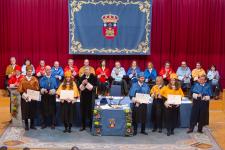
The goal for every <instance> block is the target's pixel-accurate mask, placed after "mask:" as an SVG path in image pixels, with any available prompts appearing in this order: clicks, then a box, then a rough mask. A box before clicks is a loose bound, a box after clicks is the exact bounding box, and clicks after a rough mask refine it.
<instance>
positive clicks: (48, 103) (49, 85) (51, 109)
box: [40, 66, 58, 129]
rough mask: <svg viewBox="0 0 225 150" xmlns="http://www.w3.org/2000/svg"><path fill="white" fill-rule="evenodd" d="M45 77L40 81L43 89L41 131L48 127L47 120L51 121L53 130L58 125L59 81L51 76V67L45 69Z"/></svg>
mask: <svg viewBox="0 0 225 150" xmlns="http://www.w3.org/2000/svg"><path fill="white" fill-rule="evenodd" d="M45 72H46V74H45V76H44V77H42V78H41V79H40V89H41V95H42V96H41V116H42V123H41V129H44V128H46V127H47V119H48V117H50V119H51V129H55V124H56V89H57V88H58V84H57V80H56V78H55V77H54V76H52V75H51V67H50V66H46V67H45Z"/></svg>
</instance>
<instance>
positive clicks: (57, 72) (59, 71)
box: [51, 61, 64, 86]
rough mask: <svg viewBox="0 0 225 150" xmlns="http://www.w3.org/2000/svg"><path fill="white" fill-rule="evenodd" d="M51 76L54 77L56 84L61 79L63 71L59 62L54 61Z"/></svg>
mask: <svg viewBox="0 0 225 150" xmlns="http://www.w3.org/2000/svg"><path fill="white" fill-rule="evenodd" d="M51 72H52V76H53V77H55V78H56V81H57V86H59V84H60V83H61V82H62V81H63V76H64V71H63V69H62V67H60V66H59V62H58V61H55V62H54V66H53V67H52V71H51Z"/></svg>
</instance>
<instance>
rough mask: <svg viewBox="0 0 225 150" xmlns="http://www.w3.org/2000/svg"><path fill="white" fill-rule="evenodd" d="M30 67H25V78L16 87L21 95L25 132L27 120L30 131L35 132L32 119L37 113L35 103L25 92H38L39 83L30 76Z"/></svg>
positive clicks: (27, 127) (27, 128) (31, 69)
mask: <svg viewBox="0 0 225 150" xmlns="http://www.w3.org/2000/svg"><path fill="white" fill-rule="evenodd" d="M32 71H33V68H32V66H27V68H26V76H25V77H24V78H23V79H22V80H21V82H20V83H19V86H18V89H17V90H18V92H20V93H21V94H22V97H21V110H22V119H23V120H24V121H25V130H29V125H28V119H30V129H34V130H36V127H35V125H34V118H35V115H36V112H37V102H36V101H35V100H32V99H31V98H30V97H29V96H28V95H27V90H28V89H30V90H35V91H38V90H39V83H38V80H37V78H36V77H34V76H32Z"/></svg>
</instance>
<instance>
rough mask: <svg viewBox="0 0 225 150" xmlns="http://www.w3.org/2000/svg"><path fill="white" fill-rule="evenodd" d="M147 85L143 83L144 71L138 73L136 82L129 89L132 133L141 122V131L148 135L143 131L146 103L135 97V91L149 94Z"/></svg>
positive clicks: (135, 131)
mask: <svg viewBox="0 0 225 150" xmlns="http://www.w3.org/2000/svg"><path fill="white" fill-rule="evenodd" d="M149 91H150V89H149V86H148V85H147V84H146V83H145V77H144V73H143V72H140V73H139V74H138V82H136V83H133V84H132V86H131V89H130V91H129V96H130V98H131V99H132V100H133V111H132V112H133V114H132V116H133V126H134V135H136V134H137V128H138V123H141V133H142V134H144V135H148V133H146V132H145V123H146V117H147V104H144V103H140V102H139V100H138V99H136V98H135V97H136V93H142V94H149Z"/></svg>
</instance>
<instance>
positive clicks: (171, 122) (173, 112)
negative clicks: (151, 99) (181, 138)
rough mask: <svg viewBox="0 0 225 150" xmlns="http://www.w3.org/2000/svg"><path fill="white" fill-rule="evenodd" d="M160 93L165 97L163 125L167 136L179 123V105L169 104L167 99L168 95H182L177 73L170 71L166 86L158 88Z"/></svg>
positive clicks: (172, 132)
mask: <svg viewBox="0 0 225 150" xmlns="http://www.w3.org/2000/svg"><path fill="white" fill-rule="evenodd" d="M160 95H162V96H163V98H165V99H166V101H165V102H164V106H165V126H166V128H167V136H170V135H171V134H172V135H173V134H174V129H175V128H176V127H177V126H178V125H179V111H180V105H173V104H169V103H168V101H167V98H168V95H180V96H181V97H183V96H184V93H183V91H182V89H181V87H180V82H179V81H178V78H177V75H176V74H175V73H172V74H171V75H170V81H169V83H168V85H167V86H164V87H163V88H162V89H161V90H160Z"/></svg>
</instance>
